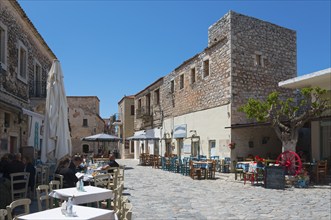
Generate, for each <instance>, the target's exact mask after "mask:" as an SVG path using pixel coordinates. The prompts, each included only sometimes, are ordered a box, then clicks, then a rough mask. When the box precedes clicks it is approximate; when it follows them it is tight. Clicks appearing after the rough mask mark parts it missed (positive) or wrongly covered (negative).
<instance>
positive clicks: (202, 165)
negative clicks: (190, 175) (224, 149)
mask: <svg viewBox="0 0 331 220" xmlns="http://www.w3.org/2000/svg"><path fill="white" fill-rule="evenodd" d="M210 164H211V165H212V164H213V162H212V161H207V160H206V161H201V160H199V161H193V166H194V165H197V166H199V167H200V168H201V169H202V170H204V173H205V175H204V176H205V179H207V173H208V169H209V166H210Z"/></svg>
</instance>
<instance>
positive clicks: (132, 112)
mask: <svg viewBox="0 0 331 220" xmlns="http://www.w3.org/2000/svg"><path fill="white" fill-rule="evenodd" d="M131 115H134V105H131Z"/></svg>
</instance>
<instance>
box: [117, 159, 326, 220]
mask: <svg viewBox="0 0 331 220" xmlns="http://www.w3.org/2000/svg"><path fill="white" fill-rule="evenodd" d="M117 161H118V163H119V164H123V165H126V170H125V181H124V187H125V190H124V194H126V195H127V196H128V197H129V200H130V202H131V203H132V204H133V219H153V220H156V219H199V220H200V219H202V220H203V219H328V220H330V219H331V214H330V213H331V207H330V206H331V205H330V204H331V188H330V186H315V187H310V188H308V189H300V188H286V189H285V190H276V189H266V188H264V187H262V186H252V185H251V184H249V183H246V184H245V185H244V183H243V181H238V180H235V179H234V174H231V173H228V174H226V173H216V180H192V179H191V178H190V177H188V176H182V175H181V174H178V173H171V172H169V171H164V170H161V169H154V168H152V167H149V166H140V165H138V161H137V160H129V159H128V160H117Z"/></svg>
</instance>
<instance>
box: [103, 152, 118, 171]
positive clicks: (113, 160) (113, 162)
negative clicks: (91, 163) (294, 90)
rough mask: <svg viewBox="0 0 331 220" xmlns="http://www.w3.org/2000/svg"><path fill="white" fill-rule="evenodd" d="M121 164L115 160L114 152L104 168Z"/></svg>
mask: <svg viewBox="0 0 331 220" xmlns="http://www.w3.org/2000/svg"><path fill="white" fill-rule="evenodd" d="M119 166H120V165H119V164H118V163H117V162H116V161H115V156H114V155H113V154H109V162H108V164H107V165H105V166H103V167H102V168H101V169H102V170H108V169H109V168H111V167H119ZM109 172H113V170H109Z"/></svg>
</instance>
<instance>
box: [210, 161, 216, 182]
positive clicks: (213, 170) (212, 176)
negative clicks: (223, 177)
mask: <svg viewBox="0 0 331 220" xmlns="http://www.w3.org/2000/svg"><path fill="white" fill-rule="evenodd" d="M210 161H211V163H209V166H208V178H209V179H215V173H216V160H210Z"/></svg>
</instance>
